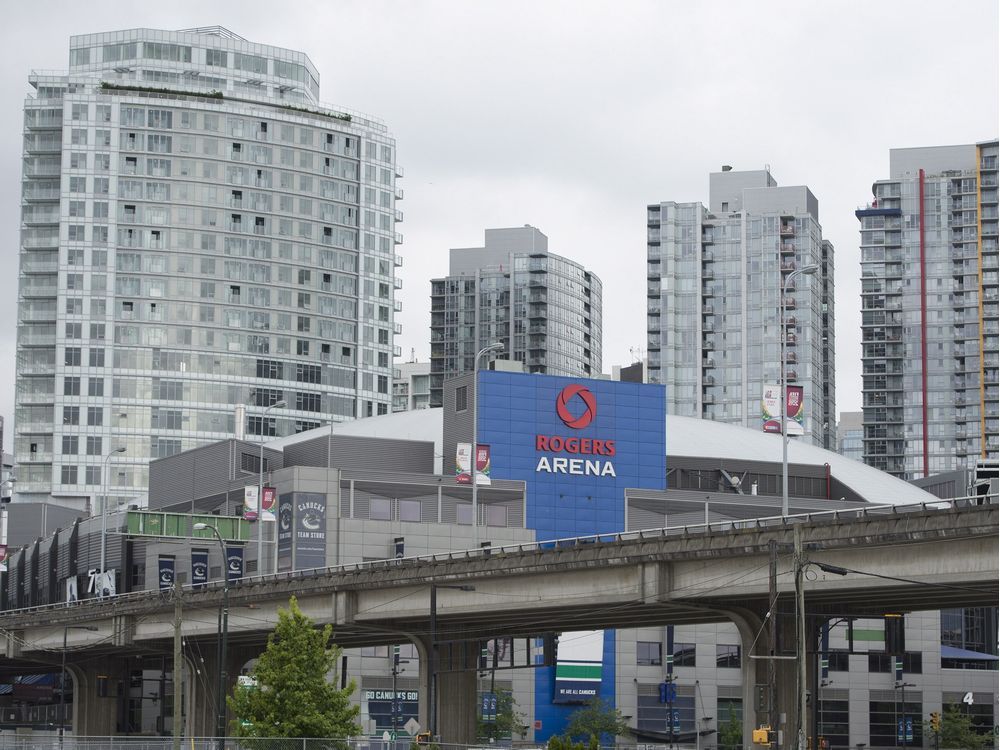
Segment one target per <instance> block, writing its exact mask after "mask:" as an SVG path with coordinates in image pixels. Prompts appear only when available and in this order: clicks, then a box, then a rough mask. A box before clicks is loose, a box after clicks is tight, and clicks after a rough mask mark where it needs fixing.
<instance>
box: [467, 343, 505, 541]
mask: <svg viewBox="0 0 1000 750" xmlns="http://www.w3.org/2000/svg"><path fill="white" fill-rule="evenodd" d="M502 350H503V344H502V343H501V342H499V341H494V342H493V343H492V344H489V345H488V346H484V347H483V348H482V349H480V350H479V351H478V352H476V358H475V360H473V362H472V451H471V452H472V456H471V461H470V462H471V464H472V466H471V468H470V471H469V476H470V477H471V478H472V541H473V544H472V546H473V549H476V550H478V549H479V482H478V481H477V480H478V473H479V472H478V468H479V466H478V464H479V358H480V357H482V356H483V355H484V354H486V353H487V352H499V351H502Z"/></svg>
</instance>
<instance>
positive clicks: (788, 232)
mask: <svg viewBox="0 0 1000 750" xmlns="http://www.w3.org/2000/svg"><path fill="white" fill-rule="evenodd" d="M778 234H780V235H781V236H782V237H792V236H794V235H795V225H794V224H782V225H781V227H780V228H779V229H778Z"/></svg>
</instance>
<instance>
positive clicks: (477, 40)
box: [0, 0, 1000, 449]
mask: <svg viewBox="0 0 1000 750" xmlns="http://www.w3.org/2000/svg"><path fill="white" fill-rule="evenodd" d="M6 15H7V18H6V21H7V22H6V23H5V25H4V29H3V31H2V32H0V34H2V46H0V50H2V51H0V55H2V58H0V59H2V63H3V70H4V71H5V73H6V75H5V76H4V77H3V79H2V80H0V97H2V101H3V102H5V105H6V106H4V107H3V108H0V129H2V131H3V133H4V134H5V137H3V138H2V139H0V142H3V143H5V144H6V147H5V148H4V149H2V150H0V170H2V173H0V218H2V222H0V227H2V228H0V232H2V235H0V237H2V241H3V244H4V247H5V250H4V258H5V259H6V261H7V268H8V269H10V270H9V271H8V273H7V274H5V275H4V277H3V278H2V279H0V316H2V317H3V319H4V320H7V321H9V324H8V325H6V326H3V327H2V328H0V362H2V363H3V370H2V372H3V373H4V376H3V377H2V378H0V413H2V414H3V415H4V416H5V417H6V418H7V419H8V420H11V419H12V416H13V399H14V339H15V326H14V320H15V315H16V274H15V273H14V272H13V269H14V268H16V262H17V248H18V226H19V208H18V206H19V201H18V195H19V191H20V188H19V184H20V169H21V168H20V157H21V152H20V144H21V142H22V136H21V101H22V99H23V97H24V94H25V93H26V92H27V90H28V87H27V83H26V81H27V76H28V73H29V71H30V70H31V69H32V68H39V69H52V68H55V69H59V68H63V67H65V65H66V62H67V57H68V40H69V37H70V35H72V34H76V33H86V32H93V31H102V30H109V29H118V28H127V27H133V26H149V27H153V28H173V29H176V28H186V27H191V26H201V25H210V24H222V25H225V26H227V27H229V28H231V29H232V30H233V31H235V32H236V33H238V34H240V35H242V36H244V37H246V38H248V39H251V40H255V41H261V42H266V43H269V44H276V45H281V46H286V47H291V48H294V49H300V50H303V51H305V52H307V53H308V54H309V55H310V56H311V57H312V59H313V61H314V62H315V63H316V65H317V66H318V68H319V70H320V72H321V75H322V80H321V84H322V92H323V99H324V100H325V101H328V102H331V103H335V104H339V105H342V106H347V107H350V108H353V109H357V110H361V111H365V112H370V113H372V114H375V115H377V116H379V117H381V118H382V119H384V120H385V121H386V122H387V123H388V125H389V127H390V129H391V130H392V131H393V133H394V134H395V136H396V138H397V141H398V145H399V158H400V162H401V163H402V164H403V165H404V167H405V168H406V179H405V180H403V182H402V186H403V188H404V190H405V191H406V199H405V201H404V202H403V203H402V205H401V206H400V208H401V209H402V210H403V211H404V213H405V214H406V220H405V222H404V224H403V225H402V226H401V227H400V229H401V231H402V232H403V234H404V236H405V238H406V240H405V244H404V245H403V246H402V247H401V248H400V252H401V254H402V255H403V256H404V257H405V265H404V267H403V269H402V276H403V280H404V288H403V304H404V312H403V317H402V323H403V336H402V338H401V340H399V342H398V343H399V344H400V346H401V347H402V349H403V352H404V356H405V357H408V356H409V353H410V350H411V349H413V350H415V352H416V354H417V356H418V357H419V358H421V359H424V360H425V359H426V358H427V356H428V352H429V344H428V338H429V334H428V326H429V311H428V307H429V305H428V295H429V284H428V280H429V279H430V278H432V277H434V276H439V275H442V274H443V273H444V272H445V271H446V268H447V250H448V248H450V247H461V246H468V245H474V244H478V243H479V242H480V241H481V240H482V232H483V229H484V228H486V227H493V226H511V225H515V226H516V225H520V224H524V223H531V224H534V225H535V226H537V227H539V228H540V229H541V230H542V231H544V232H545V233H546V234H547V235H548V236H549V240H550V248H551V249H552V250H553V251H554V252H557V253H560V254H563V255H567V256H569V257H572V258H574V259H577V260H579V261H581V262H583V263H584V264H586V265H587V266H588V267H590V268H591V269H592V270H593V271H594V272H596V273H597V274H598V275H599V276H600V277H601V278H602V279H603V281H604V293H605V297H604V306H605V307H604V326H605V328H604V332H605V347H604V368H605V370H610V366H611V365H612V364H619V363H622V364H624V363H627V362H628V361H629V359H630V355H629V349H630V348H633V347H640V348H641V347H643V346H644V345H645V339H646V331H645V298H644V294H643V292H642V290H643V288H644V286H645V277H644V267H645V206H646V204H647V203H653V202H658V201H660V200H702V201H707V199H708V173H709V172H710V171H713V170H717V169H718V168H719V167H720V166H721V165H722V164H724V163H726V164H732V165H733V166H734V167H735V168H737V169H756V168H760V167H762V166H763V165H764V164H769V165H770V166H771V169H772V171H773V173H774V175H775V177H776V179H777V180H778V181H779V183H781V184H784V185H793V184H807V185H809V186H810V187H811V188H812V190H813V192H814V193H815V194H816V196H817V197H818V199H819V201H820V219H821V222H822V224H823V228H824V233H825V236H826V237H827V238H828V239H830V240H831V241H832V242H833V243H834V245H835V247H836V269H837V271H836V290H837V291H836V300H837V363H836V364H837V402H838V409H840V410H855V409H858V408H860V334H859V326H860V312H859V310H858V308H859V307H860V301H859V293H860V284H859V281H858V276H859V273H860V269H859V265H858V250H857V238H858V232H857V221H856V220H855V218H854V214H853V212H854V209H855V208H856V206H857V205H859V204H862V203H864V202H866V201H867V200H868V199H869V197H870V192H869V188H870V185H871V183H872V181H873V180H875V179H877V178H880V177H885V176H887V172H888V149H889V148H892V147H902V146H914V145H934V144H942V143H967V142H974V141H977V140H984V139H986V138H991V137H995V136H996V134H997V91H998V87H1000V83H998V78H997V69H998V55H997V45H996V32H997V5H996V3H995V2H993V1H992V0H969V1H968V2H963V3H953V4H950V5H942V4H940V3H935V2H908V3H905V4H904V3H899V2H884V3H860V2H827V3H812V4H808V3H800V2H761V3H739V2H715V3H710V4H709V3H698V4H694V3H687V4H682V3H668V2H622V3H610V2H590V3H578V2H542V3H539V2H475V3H470V2H458V1H457V0H453V1H452V2H407V3H403V2H378V1H374V2H365V1H362V0H357V1H353V2H336V3H333V2H312V3H297V4H292V3H288V4H284V5H282V6H281V7H280V10H279V9H278V8H277V7H276V6H275V4H274V3H263V2H228V1H226V2H214V3H211V4H210V5H208V6H207V7H206V4H205V3H203V2H202V3H195V2H176V3H172V4H170V7H169V8H167V7H166V6H163V9H161V10H157V9H156V7H155V6H141V5H135V4H132V3H124V2H114V3H112V2H93V3H87V4H85V5H72V4H68V3H63V2H53V1H51V0H50V1H48V2H46V1H42V2H34V3H30V4H29V3H18V4H16V5H12V6H11V7H10V8H8V9H6ZM10 434H11V429H10V428H9V429H8V435H10ZM6 442H7V448H8V449H9V448H10V445H11V439H10V437H8V438H7V441H6Z"/></svg>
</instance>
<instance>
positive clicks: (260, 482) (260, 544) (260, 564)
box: [257, 399, 288, 575]
mask: <svg viewBox="0 0 1000 750" xmlns="http://www.w3.org/2000/svg"><path fill="white" fill-rule="evenodd" d="M286 406H288V402H287V401H285V400H284V399H281V400H280V401H275V402H274V403H273V404H271V405H270V406H268V407H267V408H266V409H264V414H263V416H262V417H261V418H260V435H261V440H260V465H259V466H258V467H257V469H258V472H257V574H258V575H264V522H263V521H262V520H261V517H262V516H263V514H264V442H265V440H264V438H265V437H266V436H265V435H264V425H265V424H266V423H267V413H268V412H269V411H271V409H283V408H285V407H286ZM277 533H278V532H277V531H275V540H274V546H275V565H274V571H275V572H277V571H278V563H277V546H278V539H277Z"/></svg>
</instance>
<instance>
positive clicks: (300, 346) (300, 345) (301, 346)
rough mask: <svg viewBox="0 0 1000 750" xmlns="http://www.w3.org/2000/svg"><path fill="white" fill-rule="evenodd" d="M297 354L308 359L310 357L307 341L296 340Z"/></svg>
mask: <svg viewBox="0 0 1000 750" xmlns="http://www.w3.org/2000/svg"><path fill="white" fill-rule="evenodd" d="M295 353H296V354H298V355H299V356H300V357H308V356H309V342H308V341H305V340H303V339H296V340H295Z"/></svg>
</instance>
